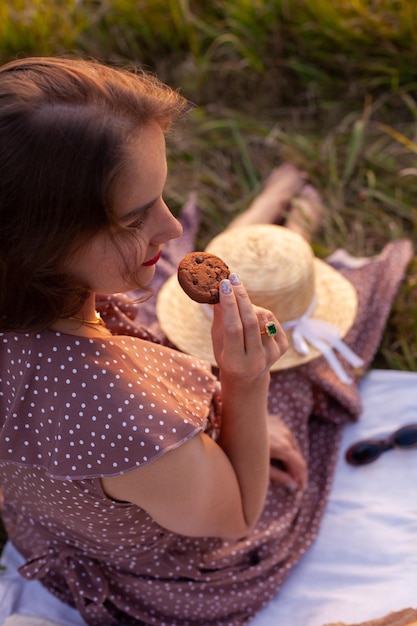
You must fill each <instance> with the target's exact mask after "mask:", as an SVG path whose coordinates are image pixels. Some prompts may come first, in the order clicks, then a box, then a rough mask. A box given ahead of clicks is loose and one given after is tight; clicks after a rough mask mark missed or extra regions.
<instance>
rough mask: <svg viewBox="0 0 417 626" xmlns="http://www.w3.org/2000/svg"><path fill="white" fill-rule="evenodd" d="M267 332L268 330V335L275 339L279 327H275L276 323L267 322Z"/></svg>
mask: <svg viewBox="0 0 417 626" xmlns="http://www.w3.org/2000/svg"><path fill="white" fill-rule="evenodd" d="M265 330H266V334H267V335H268V336H269V337H273V336H274V335H276V334H277V327H276V326H275V324H274V322H267V323H266V324H265Z"/></svg>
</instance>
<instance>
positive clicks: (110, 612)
mask: <svg viewBox="0 0 417 626" xmlns="http://www.w3.org/2000/svg"><path fill="white" fill-rule="evenodd" d="M188 217H189V216H188ZM186 235H187V231H186ZM184 241H185V244H186V243H187V239H186V237H185V239H183V242H184ZM185 244H184V245H185ZM175 245H176V246H177V247H176V248H173V247H172V246H171V247H170V246H167V250H166V255H165V259H163V260H162V263H161V265H159V266H158V269H159V276H158V277H157V280H156V284H157V283H158V280H159V281H162V280H164V278H165V277H166V275H167V274H169V273H170V272H171V271H173V270H175V268H176V265H177V262H178V260H179V258H181V256H182V255H183V254H184V253H185V252H186V251H188V250H186V249H185V248H184V245H183V246H182V247H180V246H178V244H175ZM189 248H190V249H191V248H192V244H191V241H190V242H189ZM410 254H411V249H410V245H409V243H408V242H396V243H392V244H389V245H388V246H387V247H386V248H385V249H384V251H383V253H382V254H381V255H380V256H379V257H376V258H374V259H372V260H371V261H370V262H369V263H367V264H366V265H364V266H363V267H360V268H357V269H346V268H343V269H341V271H343V273H344V274H345V275H346V276H347V278H349V279H350V280H351V281H352V282H353V284H354V285H355V287H356V288H357V290H358V295H359V311H358V316H357V320H356V322H355V325H354V327H353V328H352V329H351V330H350V332H349V334H348V336H347V338H346V341H347V343H348V345H349V346H350V347H352V348H353V349H354V350H355V351H356V352H357V353H358V354H359V355H360V356H362V357H363V358H364V360H365V362H366V366H368V365H369V364H370V362H371V360H372V358H373V355H374V353H375V351H376V349H377V346H378V342H379V341H380V338H381V334H382V331H383V328H384V324H385V322H386V319H387V316H388V313H389V310H390V307H391V304H392V301H393V298H394V296H395V293H396V291H397V288H398V284H399V282H400V280H401V278H402V277H403V275H404V271H405V267H406V265H407V262H408V261H409V259H410ZM98 306H99V307H100V309H101V311H102V314H103V316H104V317H105V318H106V322H107V325H108V327H109V328H110V329H111V330H112V332H113V333H114V334H113V337H109V338H107V337H106V338H104V339H89V338H82V337H74V336H71V335H64V334H60V333H56V332H52V331H48V330H47V331H43V332H39V333H34V334H19V335H14V334H12V333H6V334H3V335H0V416H1V417H0V426H1V431H0V483H1V484H2V485H3V488H4V495H5V507H4V510H3V517H4V521H5V524H6V528H7V532H8V535H9V538H10V540H11V541H12V542H13V544H14V545H15V546H16V548H17V549H18V550H19V551H20V552H21V554H22V555H23V556H24V558H25V561H26V562H25V564H24V565H23V566H22V567H21V568H20V572H21V574H22V576H24V577H26V578H28V579H38V580H40V581H41V582H42V583H43V585H44V586H45V587H46V588H47V589H49V591H50V592H51V593H53V594H55V595H56V596H57V597H58V598H60V599H61V600H63V601H64V602H67V603H69V604H71V605H73V606H75V607H76V608H77V609H78V610H79V611H80V613H81V615H82V616H83V618H84V620H85V621H86V622H87V623H88V624H90V625H91V626H113V625H116V624H119V625H121V626H131V625H132V626H133V625H135V626H139V625H142V624H153V625H156V626H210V625H215V624H217V625H230V626H232V625H236V626H237V625H242V624H246V623H248V622H249V621H250V619H251V618H252V617H253V616H254V615H255V614H256V613H257V612H258V611H259V610H260V609H261V608H262V607H263V606H264V605H265V604H266V603H267V602H268V601H269V600H270V599H271V598H272V597H273V596H274V595H276V594H277V592H278V591H279V589H280V586H281V584H282V583H283V581H284V580H285V578H286V577H287V575H288V573H289V571H290V570H291V569H292V568H293V567H294V565H295V564H296V563H297V562H298V560H299V559H300V558H301V556H302V555H303V553H304V552H305V551H306V550H307V548H308V547H309V545H310V544H311V542H312V541H313V540H314V538H315V536H316V535H317V531H318V528H319V524H320V520H321V517H322V514H323V510H324V507H325V505H326V499H327V495H328V492H329V489H330V486H331V481H332V476H333V471H334V465H335V460H336V456H337V451H338V443H339V438H340V433H341V428H342V427H343V424H344V423H346V422H347V421H349V420H354V419H357V417H358V416H359V414H360V411H361V406H360V397H359V393H358V389H357V386H356V385H351V386H346V385H343V384H342V383H340V382H339V381H338V379H337V378H336V376H335V375H334V374H333V372H332V371H331V370H330V369H329V367H328V366H327V363H326V361H324V359H322V358H319V359H317V360H315V361H313V362H312V363H310V364H308V365H305V366H302V367H299V368H295V369H292V370H289V371H286V372H277V373H275V374H273V377H272V381H271V387H270V394H269V409H270V411H271V412H273V413H277V414H279V415H280V416H281V417H282V418H283V419H284V421H285V422H286V423H287V425H288V426H289V427H290V428H291V429H292V431H293V433H294V434H295V436H296V437H297V439H298V441H299V443H300V446H301V448H302V450H303V453H304V454H305V456H306V458H307V459H308V463H309V485H308V488H307V490H306V492H305V493H304V494H303V496H302V497H299V496H297V494H290V493H288V492H287V491H286V490H285V489H283V488H281V487H278V486H276V485H274V484H271V486H270V489H269V493H268V496H267V501H266V504H265V508H264V512H263V515H262V516H261V519H260V520H259V523H258V524H257V526H256V528H255V529H254V531H253V532H252V533H251V534H250V535H249V536H247V537H245V538H244V539H242V540H240V541H223V540H220V539H213V538H189V537H184V536H181V535H177V534H174V533H171V532H168V531H167V530H165V529H164V528H162V527H160V526H159V525H158V524H156V523H155V522H154V521H153V519H152V518H151V517H149V515H147V514H146V513H145V512H144V511H143V510H141V509H140V508H138V507H137V506H134V505H131V504H129V503H126V502H115V501H113V500H111V499H109V498H108V497H106V496H105V494H104V493H103V490H102V488H101V483H100V480H99V479H100V477H101V476H112V475H117V474H120V473H123V472H126V471H129V470H132V469H134V468H137V467H141V466H142V465H144V464H146V463H150V462H151V461H152V460H153V459H156V458H157V457H158V456H159V455H161V454H164V453H166V452H167V451H168V450H170V449H172V448H175V447H176V446H179V445H181V444H182V443H183V442H184V441H186V440H187V439H189V438H190V437H192V436H194V435H195V434H196V433H198V432H201V431H202V430H207V431H212V432H213V431H215V428H216V414H217V413H216V406H217V393H218V383H217V380H216V378H215V376H214V375H213V374H212V373H211V371H210V369H208V366H207V365H206V364H205V363H204V362H201V361H199V360H197V359H194V358H192V357H189V356H186V355H183V354H181V353H179V352H177V351H176V350H174V349H173V348H172V347H171V346H169V345H167V342H164V338H163V336H162V335H161V331H160V330H159V328H158V326H157V322H156V320H155V317H154V311H153V303H152V300H151V301H150V302H148V303H144V304H140V305H138V307H139V308H138V309H137V308H136V307H134V306H133V305H131V304H128V303H127V302H126V300H125V299H123V298H121V297H120V298H117V299H116V298H103V299H102V300H101V301H99V302H98ZM138 311H139V312H138ZM145 325H146V327H145ZM164 343H165V345H163V344H164ZM346 369H347V371H348V372H349V373H350V374H351V375H353V372H352V371H351V369H350V368H349V366H348V365H346Z"/></svg>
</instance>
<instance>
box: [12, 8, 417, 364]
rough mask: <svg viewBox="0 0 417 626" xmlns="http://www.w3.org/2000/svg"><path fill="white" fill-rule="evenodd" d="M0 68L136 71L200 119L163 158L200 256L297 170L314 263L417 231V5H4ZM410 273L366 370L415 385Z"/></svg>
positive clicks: (171, 195) (416, 319)
mask: <svg viewBox="0 0 417 626" xmlns="http://www.w3.org/2000/svg"><path fill="white" fill-rule="evenodd" d="M0 41H1V42H2V45H1V49H0V60H1V61H6V60H8V59H10V58H13V57H14V56H16V55H20V56H25V55H32V54H40V55H44V54H63V53H75V54H77V55H82V56H87V57H88V56H94V57H98V58H99V59H101V60H102V61H104V62H108V63H112V64H118V65H119V64H123V65H128V66H129V65H135V64H140V65H144V66H145V67H147V68H149V69H150V70H151V71H155V72H156V73H157V74H158V76H159V77H160V78H161V79H162V80H165V81H166V82H168V83H169V84H170V85H172V86H173V87H175V88H180V89H181V91H182V93H183V94H184V95H185V96H187V97H188V98H189V99H190V100H192V101H193V102H194V103H196V104H198V108H197V109H196V110H195V111H194V112H193V113H192V115H191V117H190V120H189V124H188V125H187V126H185V127H183V128H182V129H181V131H180V133H179V134H178V136H177V138H176V139H175V141H173V142H171V143H170V146H169V163H170V171H171V176H170V178H169V181H168V185H167V200H168V201H169V202H170V204H171V205H172V206H173V208H174V209H175V210H177V209H178V208H179V207H180V206H181V205H182V204H183V203H184V202H185V201H186V199H187V197H188V194H189V192H190V191H196V192H197V193H198V203H199V207H200V210H201V217H202V219H201V229H200V233H199V238H198V245H199V246H203V245H205V243H206V242H207V240H208V239H209V238H210V237H211V236H213V235H214V234H216V233H217V232H219V231H220V230H221V229H222V228H223V226H224V225H225V224H226V223H227V222H228V221H229V220H230V218H231V217H232V216H233V215H235V214H236V213H237V212H239V211H241V210H243V209H244V208H245V206H246V205H247V204H248V203H249V201H250V199H251V198H252V197H253V195H254V194H255V193H256V191H257V190H259V188H260V185H261V184H262V180H264V179H265V178H266V176H267V175H268V173H269V171H270V170H271V168H272V167H273V166H274V165H276V164H278V163H280V162H281V161H283V160H290V161H292V162H295V163H297V164H298V165H300V166H301V167H303V168H304V169H305V170H306V171H307V172H308V174H309V177H310V179H311V181H312V182H313V184H314V185H315V186H316V187H317V188H318V189H319V190H320V192H321V194H322V195H323V198H324V200H325V202H326V206H327V214H326V221H325V225H324V228H323V230H322V232H321V233H320V235H319V236H318V237H317V240H316V241H315V242H314V248H315V251H316V253H317V254H319V255H321V256H324V255H326V254H327V253H329V252H331V251H332V250H333V249H334V248H335V247H337V246H344V247H346V248H347V249H348V250H349V251H350V252H351V253H352V254H357V255H369V254H374V253H376V252H378V251H379V250H380V249H381V247H382V246H383V245H384V244H385V243H386V242H387V241H390V240H392V239H396V238H399V237H410V238H412V239H413V240H415V236H416V230H417V208H416V201H415V199H416V197H417V166H416V156H417V137H416V117H417V69H416V68H417V63H416V61H417V3H416V2H415V1H414V0H366V1H365V0H334V1H333V2H328V0H212V1H211V2H205V0H32V1H30V2H29V1H28V0H26V1H25V0H13V2H12V1H11V0H10V2H6V3H2V4H0ZM416 277H417V267H416V263H413V264H411V266H410V268H409V271H408V274H407V277H406V280H405V282H404V285H403V287H402V289H401V292H400V294H399V296H398V298H397V302H396V305H395V307H394V310H393V313H392V315H391V317H390V320H389V323H388V327H387V331H386V333H385V335H384V338H383V342H382V346H381V349H380V351H379V353H378V356H377V359H376V364H377V365H379V366H388V367H394V368H398V369H410V370H415V371H417V304H416V303H417V298H416V292H417V288H416Z"/></svg>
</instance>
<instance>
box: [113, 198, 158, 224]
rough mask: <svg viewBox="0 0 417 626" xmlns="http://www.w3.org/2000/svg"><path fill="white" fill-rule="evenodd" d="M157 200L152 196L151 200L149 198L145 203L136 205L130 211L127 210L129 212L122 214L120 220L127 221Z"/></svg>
mask: <svg viewBox="0 0 417 626" xmlns="http://www.w3.org/2000/svg"><path fill="white" fill-rule="evenodd" d="M157 200H158V198H154V199H153V200H150V201H149V202H147V203H146V204H143V205H142V206H139V207H136V209H133V210H132V211H129V213H126V214H125V215H123V216H122V217H121V218H120V219H121V221H122V222H127V221H129V220H130V219H132V218H134V217H137V216H138V215H139V214H140V213H143V212H144V211H146V210H147V209H150V208H151V207H152V206H153V205H154V204H155V202H156V201H157Z"/></svg>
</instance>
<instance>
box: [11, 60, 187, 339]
mask: <svg viewBox="0 0 417 626" xmlns="http://www.w3.org/2000/svg"><path fill="white" fill-rule="evenodd" d="M187 108H188V103H187V101H186V100H185V99H184V98H183V97H182V96H180V95H179V94H178V93H177V92H175V91H174V90H172V89H170V88H169V87H168V86H166V85H164V84H163V83H161V82H160V81H158V79H156V78H155V77H153V76H151V75H149V74H146V73H143V72H135V73H133V72H128V71H125V70H120V69H113V68H110V67H107V66H105V65H102V64H100V63H97V62H94V61H84V60H78V59H66V58H47V57H45V58H29V59H20V60H18V61H13V62H11V63H8V64H6V65H4V66H3V67H0V330H3V331H11V330H14V331H28V330H36V329H40V328H44V327H47V326H49V325H50V324H52V323H53V322H54V321H56V319H57V318H58V317H65V316H68V315H74V314H75V313H76V311H78V310H79V308H80V306H81V305H82V303H83V302H84V300H85V298H86V297H87V295H88V286H86V285H80V284H79V283H78V282H77V281H75V279H74V278H72V277H71V276H68V275H66V274H65V272H64V271H63V270H62V266H63V261H64V260H65V259H66V258H67V257H68V255H69V254H70V252H71V251H72V250H74V247H75V246H77V245H82V244H83V243H85V242H86V241H87V240H88V239H89V238H90V237H92V236H93V235H94V234H96V233H97V232H99V231H100V230H102V229H106V228H108V229H110V226H111V225H112V220H113V215H112V201H111V198H112V195H113V191H114V187H115V184H116V182H117V177H118V175H119V174H120V172H121V170H122V169H123V164H124V158H125V148H126V145H127V144H128V141H129V138H131V137H132V136H133V134H135V133H136V131H137V129H138V128H139V127H141V126H143V125H144V124H146V123H148V122H151V121H154V122H157V123H158V124H159V125H160V127H161V128H162V129H163V131H164V132H165V131H167V130H168V129H169V127H170V125H171V123H172V122H173V121H174V120H176V119H177V118H178V117H179V116H180V115H181V114H182V113H183V112H184V111H185V110H186V109H187Z"/></svg>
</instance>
